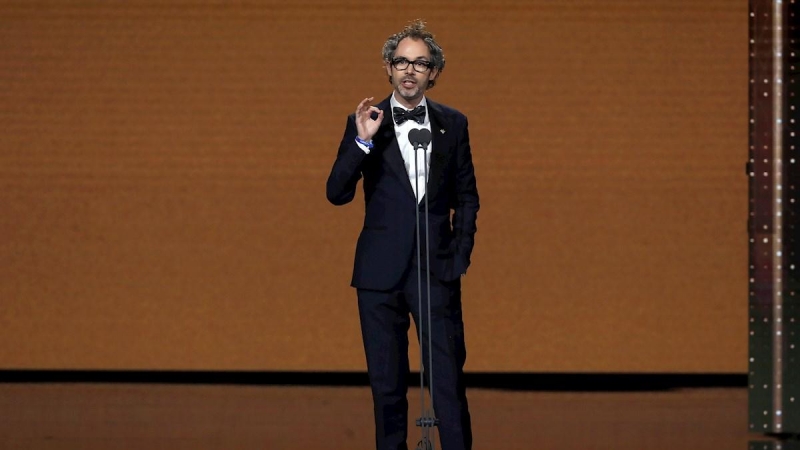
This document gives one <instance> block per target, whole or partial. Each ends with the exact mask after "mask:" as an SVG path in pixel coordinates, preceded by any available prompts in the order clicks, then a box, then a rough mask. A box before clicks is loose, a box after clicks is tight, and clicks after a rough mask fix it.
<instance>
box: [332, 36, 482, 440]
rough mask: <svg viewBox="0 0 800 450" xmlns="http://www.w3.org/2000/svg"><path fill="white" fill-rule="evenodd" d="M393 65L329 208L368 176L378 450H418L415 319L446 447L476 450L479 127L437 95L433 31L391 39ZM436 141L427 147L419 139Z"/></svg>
mask: <svg viewBox="0 0 800 450" xmlns="http://www.w3.org/2000/svg"><path fill="white" fill-rule="evenodd" d="M383 59H384V65H385V68H386V73H387V74H388V76H389V82H390V83H391V85H392V88H393V91H392V94H391V95H390V96H389V97H387V98H386V99H385V100H383V101H382V102H380V103H378V104H377V105H374V106H373V105H372V104H371V102H372V100H373V98H372V97H369V98H365V99H364V100H362V101H361V103H359V104H358V106H357V107H356V111H355V113H354V114H351V115H350V116H349V117H348V118H347V125H346V127H345V131H344V137H343V138H342V141H341V144H340V145H339V151H338V154H337V156H336V161H335V162H334V164H333V168H332V169H331V174H330V176H329V178H328V182H327V196H328V200H329V201H330V202H331V203H333V204H334V205H343V204H345V203H348V202H350V201H351V200H352V199H353V197H354V195H355V191H356V186H357V184H358V181H359V180H360V179H361V178H363V188H364V200H365V203H366V209H365V217H364V225H363V228H362V230H361V234H360V236H359V238H358V242H357V244H356V254H355V264H354V270H353V278H352V283H351V284H352V286H353V287H355V288H356V290H357V296H358V310H359V316H360V320H361V334H362V337H363V341H364V350H365V353H366V359H367V371H368V373H369V380H370V385H371V388H372V396H373V403H374V408H375V426H376V442H377V448H378V449H379V450H390V449H391V450H398V449H407V444H406V438H407V434H408V430H407V423H408V402H407V399H406V396H407V391H408V372H409V362H408V330H409V326H410V320H409V315H410V316H411V317H412V318H413V319H414V323H415V326H416V327H417V330H419V328H420V320H422V321H423V322H422V330H423V337H422V342H421V343H420V345H421V347H422V350H423V363H424V366H425V373H426V374H427V375H430V376H431V378H432V380H431V385H432V386H433V389H432V391H433V392H432V402H433V407H434V413H435V416H436V418H437V419H438V420H439V437H440V441H441V447H442V450H464V449H470V448H471V447H472V429H471V424H470V415H469V410H468V407H467V398H466V388H465V385H464V373H463V367H464V361H465V359H466V348H465V345H464V324H463V321H462V310H461V277H463V276H464V275H465V274H466V272H467V268H468V267H469V264H470V255H471V253H472V248H473V245H474V236H475V232H476V230H477V228H476V221H477V214H478V208H479V203H478V190H477V186H476V182H475V173H474V168H473V164H472V155H471V150H470V143H469V132H468V130H467V118H466V117H465V116H464V115H463V114H461V113H460V112H458V111H456V110H455V109H452V108H450V107H447V106H445V105H441V104H438V103H435V102H433V101H431V100H430V99H428V98H427V97H426V96H425V92H426V90H427V89H430V88H432V87H433V86H434V84H435V83H436V80H437V78H438V76H439V75H440V74H441V72H442V70H443V69H444V64H445V59H444V53H443V51H442V49H441V47H440V46H439V45H438V44H437V43H436V41H435V40H434V36H433V35H432V34H431V33H430V32H429V31H428V30H427V29H426V28H425V24H424V23H423V22H421V21H417V22H414V23H412V24H410V25H408V26H407V27H406V28H405V29H403V30H402V31H400V32H399V33H396V34H394V35H392V36H390V37H389V38H388V40H387V41H386V43H385V44H384V47H383ZM413 130H424V131H413ZM412 131H413V132H412ZM409 132H412V134H411V135H410V134H409ZM426 133H430V134H428V136H430V137H431V140H430V142H429V143H428V144H427V145H426V143H425V142H424V141H425V140H427V139H424V138H423V139H419V138H418V137H417V136H418V135H422V136H423V137H424V136H425V134H426ZM409 136H413V137H412V138H411V140H410V139H409ZM412 141H413V142H412ZM417 141H423V142H422V143H419V142H417ZM451 213H452V214H451ZM417 226H419V228H417ZM426 228H427V229H428V230H429V233H427V236H426V232H425V230H426ZM428 281H430V300H429V301H430V303H428V293H427V287H426V286H427V282H428ZM420 286H422V288H420ZM420 294H421V295H420ZM428 310H430V323H428ZM428 326H430V329H431V331H430V336H428ZM418 333H419V331H418ZM428 342H430V349H431V350H432V354H429V349H428ZM429 359H430V360H431V361H432V367H428V366H429V365H430V364H429Z"/></svg>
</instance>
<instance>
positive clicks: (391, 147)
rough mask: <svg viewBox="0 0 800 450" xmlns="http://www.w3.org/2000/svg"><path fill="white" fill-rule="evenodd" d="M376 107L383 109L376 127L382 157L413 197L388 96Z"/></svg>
mask: <svg viewBox="0 0 800 450" xmlns="http://www.w3.org/2000/svg"><path fill="white" fill-rule="evenodd" d="M377 107H378V108H380V109H382V110H383V121H382V122H381V126H380V128H379V129H378V133H377V134H378V135H379V136H380V137H381V140H382V141H383V142H384V143H385V147H384V146H381V147H383V148H384V149H385V150H384V155H383V157H384V159H385V161H386V163H387V164H388V165H389V167H390V168H391V169H392V170H393V171H394V172H395V175H397V177H398V178H399V179H400V180H401V181H400V184H402V185H403V186H405V188H404V190H405V191H406V192H407V193H408V195H410V196H411V198H412V199H413V198H414V189H413V188H412V187H411V180H410V179H409V178H408V172H407V171H406V163H405V161H404V160H403V155H402V154H401V153H400V146H399V145H398V144H397V137H396V136H395V134H394V123H393V119H392V107H391V104H390V102H389V98H386V100H384V101H383V102H381V103H380V104H379V105H377Z"/></svg>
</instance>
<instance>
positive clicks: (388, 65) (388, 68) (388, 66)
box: [383, 61, 392, 78]
mask: <svg viewBox="0 0 800 450" xmlns="http://www.w3.org/2000/svg"><path fill="white" fill-rule="evenodd" d="M383 65H384V67H386V75H389V77H390V78H391V76H392V63H391V62H389V61H384V62H383Z"/></svg>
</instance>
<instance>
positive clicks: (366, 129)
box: [356, 97, 383, 141]
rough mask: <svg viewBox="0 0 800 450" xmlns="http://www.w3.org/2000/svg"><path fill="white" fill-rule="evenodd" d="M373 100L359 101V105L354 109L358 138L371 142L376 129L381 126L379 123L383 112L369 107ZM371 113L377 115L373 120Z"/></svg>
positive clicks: (369, 98)
mask: <svg viewBox="0 0 800 450" xmlns="http://www.w3.org/2000/svg"><path fill="white" fill-rule="evenodd" d="M373 98H374V97H368V98H365V99H364V100H361V103H359V104H358V106H357V107H356V129H358V137H359V138H361V139H363V140H365V141H371V140H372V136H375V133H377V132H378V127H380V126H381V121H383V110H381V109H378V108H376V107H374V106H372V105H370V102H372V99H373ZM372 113H378V117H376V118H375V119H373V118H372Z"/></svg>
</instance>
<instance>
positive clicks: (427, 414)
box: [408, 128, 439, 450]
mask: <svg viewBox="0 0 800 450" xmlns="http://www.w3.org/2000/svg"><path fill="white" fill-rule="evenodd" d="M431 139H432V136H431V131H430V130H428V129H425V128H421V129H417V128H415V129H412V130H411V131H409V132H408V141H409V143H411V145H412V147H414V172H415V176H414V185H415V187H416V196H415V200H416V205H415V207H414V210H415V211H416V219H417V220H416V231H417V294H418V299H419V324H418V326H419V330H418V331H419V344H420V374H419V383H420V386H419V388H420V400H421V401H420V404H421V409H422V415H421V417H420V418H419V419H417V426H418V427H421V428H422V438H421V439H420V441H419V443H418V444H417V450H433V449H434V445H433V441H432V440H431V429H432V428H433V427H435V426H438V425H439V419H437V418H436V415H435V410H434V402H433V341H432V339H431V336H432V335H431V332H432V328H431V279H430V276H431V271H430V265H431V261H430V253H431V252H430V226H429V222H428V218H429V217H428V216H429V215H428V170H429V168H430V163H429V161H428V146H429V145H430V143H431ZM418 150H422V151H423V165H424V166H425V195H424V199H425V250H426V251H425V270H424V273H425V287H426V295H427V297H426V298H427V304H428V307H427V313H428V314H427V318H428V320H427V326H428V339H427V350H428V370H427V372H428V391H429V393H430V397H431V409H430V411H426V410H425V377H424V373H425V363H424V353H425V352H424V348H425V344H426V341H425V340H423V333H422V330H423V329H424V326H425V323H426V322H425V320H424V319H423V314H422V304H423V303H422V273H423V270H422V261H421V253H422V243H421V241H420V220H419V176H417V174H419V157H418V153H417V151H418Z"/></svg>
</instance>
